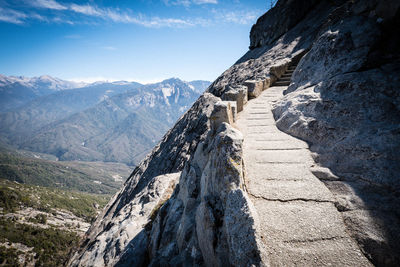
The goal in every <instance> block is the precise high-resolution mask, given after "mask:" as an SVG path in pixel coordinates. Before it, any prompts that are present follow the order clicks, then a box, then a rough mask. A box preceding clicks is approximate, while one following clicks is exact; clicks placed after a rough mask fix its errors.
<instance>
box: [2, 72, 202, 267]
mask: <svg viewBox="0 0 400 267" xmlns="http://www.w3.org/2000/svg"><path fill="white" fill-rule="evenodd" d="M0 78H1V80H0V95H1V94H2V95H1V96H2V100H1V101H3V102H7V105H3V108H2V109H1V110H0V265H2V266H63V265H65V264H66V260H67V259H68V257H69V256H70V253H71V252H72V251H73V250H74V248H76V247H78V246H79V245H80V242H81V239H82V237H83V236H84V234H85V232H86V231H87V230H88V229H89V227H90V225H91V222H92V221H93V220H94V219H95V217H96V216H97V215H98V214H99V213H100V212H101V210H102V209H103V207H104V206H105V205H106V203H107V202H108V201H109V200H110V198H111V197H112V196H113V195H114V194H115V193H116V192H117V191H118V190H120V188H121V187H122V186H123V183H124V182H125V180H126V179H127V178H128V177H129V176H130V174H131V173H132V171H133V169H134V166H135V165H136V164H137V163H138V162H140V161H141V160H142V159H143V158H144V157H145V156H146V154H147V153H148V152H149V151H150V149H151V148H152V147H153V146H154V145H155V144H156V143H157V142H159V140H160V139H161V137H162V135H163V134H164V133H165V132H166V131H167V130H168V129H169V128H170V127H171V125H172V124H173V123H174V122H175V121H176V120H177V119H178V118H179V117H180V116H181V115H182V114H183V113H184V112H185V111H186V110H187V109H188V108H190V106H191V105H192V103H193V102H194V101H195V100H196V98H197V97H198V96H199V95H200V94H201V93H202V92H203V91H204V90H205V89H206V88H207V87H208V85H209V84H210V83H209V82H207V81H193V82H190V83H187V82H184V81H181V80H179V79H176V78H173V79H168V80H165V81H163V82H160V83H156V84H149V85H142V84H140V83H135V82H124V81H121V82H96V83H92V84H77V83H73V82H67V81H63V80H61V79H57V78H52V77H50V76H41V77H38V78H26V77H6V76H0ZM74 86H75V87H78V86H80V87H79V88H75V89H74V88H71V87H74Z"/></svg>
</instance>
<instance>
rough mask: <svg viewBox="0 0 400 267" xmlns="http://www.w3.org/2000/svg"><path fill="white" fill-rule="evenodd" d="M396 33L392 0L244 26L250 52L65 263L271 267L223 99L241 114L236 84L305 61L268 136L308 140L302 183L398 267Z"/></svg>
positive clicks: (367, 248)
mask: <svg viewBox="0 0 400 267" xmlns="http://www.w3.org/2000/svg"><path fill="white" fill-rule="evenodd" d="M306 2H307V3H306ZM399 28H400V24H399V1H394V0H385V1H377V0H368V1H362V0H358V1H350V0H349V1H328V0H322V1H298V0H280V1H278V3H277V5H276V6H275V7H274V9H272V10H271V11H269V12H267V13H266V14H265V15H264V16H262V17H261V18H260V19H259V20H258V22H257V24H256V25H255V26H253V28H252V32H251V35H250V37H251V40H250V43H251V45H250V47H251V49H250V50H249V51H248V52H247V53H246V54H245V55H244V56H243V57H242V58H241V59H239V60H238V61H237V62H236V63H235V64H234V65H233V66H232V67H231V68H229V69H228V70H227V71H225V72H224V73H223V74H222V75H221V76H220V77H218V78H217V79H216V80H215V81H214V82H213V84H212V85H211V86H210V87H209V88H208V89H207V92H206V93H204V94H203V95H202V96H201V97H200V98H199V99H198V100H197V102H196V103H195V104H194V105H193V106H192V108H191V109H190V110H189V111H188V112H187V113H185V115H183V116H182V117H181V118H180V120H179V121H178V122H177V124H176V125H175V126H174V127H173V128H172V129H171V130H170V131H169V132H168V133H167V134H166V135H165V136H164V138H163V139H162V141H161V142H160V143H159V144H158V145H157V146H156V147H155V148H154V149H153V151H152V152H151V153H150V154H149V155H148V157H147V158H146V159H145V160H143V161H142V163H141V164H140V165H139V167H138V168H137V169H135V171H134V172H133V173H132V175H131V177H130V178H129V179H128V180H127V182H126V183H125V185H124V188H123V189H122V190H121V191H120V192H119V193H118V194H117V195H116V196H115V197H114V198H113V199H112V200H111V201H110V203H109V204H108V205H107V207H106V208H105V210H104V211H103V213H102V214H101V215H100V216H99V217H98V218H97V220H96V221H95V223H94V224H93V225H92V227H91V229H90V230H89V231H88V233H87V239H86V241H85V242H84V244H83V245H82V247H81V248H80V249H79V251H78V252H77V253H76V254H75V255H74V257H73V258H72V259H71V261H70V265H72V266H92V265H96V266H143V265H151V266H159V265H163V266H164V265H165V266H168V265H171V266H176V265H178V266H179V265H197V266H206V265H208V266H211V265H212V266H221V265H235V266H251V265H252V266H260V265H263V264H264V263H266V262H268V257H267V256H266V255H265V249H264V248H263V247H262V245H260V244H261V243H260V242H259V234H260V233H259V229H258V219H257V214H256V213H255V212H254V208H253V204H252V203H251V201H250V200H249V198H248V197H247V194H246V188H245V186H244V184H243V182H242V180H243V168H244V166H243V164H242V161H241V153H242V152H241V151H242V148H241V144H242V143H241V142H242V141H241V138H242V137H241V134H240V132H238V131H237V130H235V129H234V128H233V127H232V125H234V124H233V120H234V117H235V116H233V115H232V114H231V115H229V110H232V108H233V106H234V105H231V104H230V103H231V102H226V101H223V102H222V103H221V100H227V101H233V102H234V101H236V110H237V111H238V112H240V111H241V110H242V109H243V107H244V108H246V107H245V105H246V102H247V98H248V91H249V90H248V89H249V88H248V85H247V86H246V83H245V82H246V81H248V80H254V81H262V83H263V89H266V88H267V87H268V86H270V85H271V84H272V83H273V82H274V81H276V80H277V79H278V78H280V76H281V75H282V74H283V73H285V71H286V69H287V68H288V67H289V66H292V65H293V64H294V63H297V62H296V61H298V60H299V59H300V58H301V57H302V59H301V60H300V62H299V64H298V66H297V68H296V70H295V72H294V73H293V76H292V80H291V85H290V86H289V88H288V90H287V92H286V95H285V96H284V97H283V98H282V99H280V100H279V101H277V102H276V103H275V105H274V110H273V112H274V117H275V119H276V120H277V125H278V127H279V128H280V129H281V130H282V131H285V132H287V133H289V134H291V135H294V136H296V137H299V138H301V139H303V140H305V141H307V142H309V145H310V148H311V150H312V151H313V152H315V153H314V154H315V158H314V160H315V161H316V162H317V163H318V165H319V166H315V167H314V168H313V170H311V171H312V172H313V173H314V175H315V176H316V177H318V178H319V179H320V180H321V181H323V182H324V184H325V186H326V187H327V188H328V189H329V190H330V191H331V192H332V193H333V195H334V197H335V200H334V201H335V206H336V208H337V209H338V210H339V211H340V212H341V215H342V217H343V219H344V222H345V224H346V227H347V231H348V232H349V233H350V235H351V236H352V237H353V238H354V240H355V241H356V242H357V243H358V245H359V246H360V248H361V250H362V251H363V253H364V254H365V255H366V256H367V257H368V258H369V260H370V261H371V262H372V263H373V264H375V265H378V266H396V265H398V264H399V262H400V257H399V251H400V249H399V247H400V244H399V243H398V242H399V240H400V237H399V233H400V229H399V225H400V223H399V218H400V215H399V213H398V212H399V208H398V207H399V203H400V202H399V196H400V192H399V185H400V184H399V181H400V179H399V178H400V177H399V173H400V169H399V168H400V167H399V166H400V163H399V162H400V155H399V151H400V149H399V143H400V136H399V135H400V131H399V125H400V116H399V114H400V112H399V109H400V97H399V75H398V73H399V48H400V45H399V37H398V36H399V35H398V34H397V32H396V29H399ZM303 55H304V56H303ZM233 109H235V108H233ZM217 112H218V114H219V115H218V116H216V117H215V115H216V114H217ZM226 112H228V113H226ZM223 114H225V115H223ZM222 115H223V116H225V117H224V118H222V117H221V116H222ZM178 176H179V177H178ZM167 199H168V200H167Z"/></svg>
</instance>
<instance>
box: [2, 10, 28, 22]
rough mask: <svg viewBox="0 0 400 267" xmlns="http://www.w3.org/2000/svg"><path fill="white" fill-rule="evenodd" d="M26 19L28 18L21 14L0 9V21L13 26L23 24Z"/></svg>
mask: <svg viewBox="0 0 400 267" xmlns="http://www.w3.org/2000/svg"><path fill="white" fill-rule="evenodd" d="M27 17H28V16H27V15H26V14H25V13H23V12H19V11H16V10H12V9H5V8H2V7H0V21H4V22H8V23H13V24H23V23H24V19H26V18H27Z"/></svg>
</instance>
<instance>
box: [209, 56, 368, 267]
mask: <svg viewBox="0 0 400 267" xmlns="http://www.w3.org/2000/svg"><path fill="white" fill-rule="evenodd" d="M297 64H298V61H292V62H291V63H290V65H289V67H288V68H287V67H286V66H285V65H283V66H277V67H276V68H275V73H277V75H276V74H275V75H276V76H279V73H282V72H283V73H284V74H283V75H281V77H280V78H279V79H278V80H277V81H276V82H275V83H273V84H272V86H271V87H270V86H269V85H270V84H271V79H270V78H267V79H265V80H247V81H245V82H244V84H243V86H236V87H232V88H227V89H229V90H227V92H226V93H225V94H224V95H223V96H222V100H224V101H221V102H220V103H219V104H218V103H217V104H218V105H217V104H216V107H214V109H215V110H214V112H213V114H214V115H213V116H212V118H211V119H212V122H213V123H214V124H219V123H221V121H224V122H228V123H229V124H232V125H234V127H237V128H238V129H239V130H240V131H241V133H242V134H243V137H244V141H243V162H244V165H245V166H246V167H245V169H246V174H245V176H244V178H245V179H244V181H245V190H246V192H247V194H248V195H249V197H250V199H251V201H252V203H253V204H254V207H255V210H256V212H257V214H258V217H259V218H258V222H259V224H258V227H259V231H260V234H261V239H262V241H261V243H263V244H262V247H264V249H263V251H262V254H263V255H264V256H263V258H265V261H266V262H265V264H266V265H268V266H352V267H353V266H360V267H361V266H363V267H364V266H371V264H370V262H369V261H368V260H367V258H366V257H365V256H364V255H363V253H362V252H361V250H360V249H359V247H358V246H357V244H356V242H355V241H354V240H353V239H352V238H351V237H350V236H349V234H348V233H347V231H346V227H345V225H344V222H343V218H342V217H341V214H340V213H339V211H338V210H337V209H336V207H335V199H334V196H333V195H332V193H331V192H330V191H329V190H328V188H327V187H326V186H325V185H324V184H323V183H322V182H321V181H320V180H319V179H318V178H317V177H316V176H314V174H313V172H312V169H318V166H316V165H315V162H314V161H313V159H312V156H311V153H310V151H309V149H308V145H307V144H306V143H305V142H303V141H301V140H299V139H297V138H294V137H292V136H290V135H288V134H286V133H284V132H281V131H280V130H279V129H278V128H277V127H276V121H275V119H274V116H273V113H272V105H273V103H274V102H275V101H278V100H279V99H280V98H282V97H283V91H284V90H285V89H286V88H287V86H288V85H289V84H290V81H291V77H292V74H293V73H294V70H295V69H296V67H297ZM286 68H287V69H286ZM285 69H286V71H284V70H285ZM212 128H216V126H214V127H212Z"/></svg>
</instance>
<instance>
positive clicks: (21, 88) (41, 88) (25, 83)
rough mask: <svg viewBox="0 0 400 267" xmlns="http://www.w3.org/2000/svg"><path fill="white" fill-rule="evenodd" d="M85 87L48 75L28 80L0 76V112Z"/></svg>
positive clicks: (26, 78)
mask: <svg viewBox="0 0 400 267" xmlns="http://www.w3.org/2000/svg"><path fill="white" fill-rule="evenodd" d="M85 85H86V84H85V83H78V82H72V81H65V80H61V79H59V78H53V77H51V76H48V75H42V76H40V77H33V78H28V77H24V76H18V77H17V76H4V75H1V74H0V112H4V111H8V110H11V109H13V108H17V107H20V106H22V105H24V104H26V103H28V102H29V101H31V100H33V99H35V98H37V97H40V96H45V95H49V94H51V93H54V92H57V91H62V90H67V89H75V88H79V87H84V86H85Z"/></svg>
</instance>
